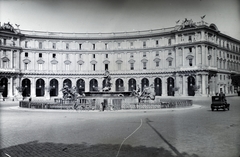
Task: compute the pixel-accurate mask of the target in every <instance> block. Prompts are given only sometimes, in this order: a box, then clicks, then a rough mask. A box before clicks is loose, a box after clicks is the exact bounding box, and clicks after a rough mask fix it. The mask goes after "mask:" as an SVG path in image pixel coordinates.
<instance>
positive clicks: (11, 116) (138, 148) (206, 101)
mask: <svg viewBox="0 0 240 157" xmlns="http://www.w3.org/2000/svg"><path fill="white" fill-rule="evenodd" d="M192 99H193V102H194V104H195V105H194V107H191V108H181V109H159V110H137V111H136V110H128V111H104V112H100V111H93V112H92V111H91V112H88V111H60V110H57V111H56V110H42V109H19V108H18V107H16V106H17V105H18V103H17V102H0V103H1V105H0V128H1V130H0V131H1V132H0V135H1V146H0V148H1V149H0V152H1V156H3V157H18V156H19V157H35V156H36V157H45V156H49V157H60V156H61V157H75V156H76V157H176V156H177V157H240V97H237V96H235V97H227V101H228V103H230V111H222V110H219V111H214V112H212V111H211V108H210V104H211V99H210V97H207V98H204V97H198V98H195V97H194V98H192Z"/></svg>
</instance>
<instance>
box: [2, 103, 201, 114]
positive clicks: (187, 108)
mask: <svg viewBox="0 0 240 157" xmlns="http://www.w3.org/2000/svg"><path fill="white" fill-rule="evenodd" d="M201 107H202V106H200V105H197V104H193V105H192V106H190V107H181V108H162V109H129V110H112V111H109V110H105V111H99V110H93V111H92V110H89V111H84V110H77V111H76V110H54V109H29V108H21V107H19V106H14V107H6V108H5V110H6V109H10V110H18V111H25V112H73V113H98V112H104V113H112V112H114V113H117V112H119V113H122V112H159V111H172V110H189V109H196V108H201Z"/></svg>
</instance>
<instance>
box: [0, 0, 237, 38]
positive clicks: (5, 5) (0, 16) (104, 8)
mask: <svg viewBox="0 0 240 157" xmlns="http://www.w3.org/2000/svg"><path fill="white" fill-rule="evenodd" d="M203 15H206V17H205V19H204V20H205V21H206V22H208V23H214V24H216V25H217V27H218V28H219V30H220V31H221V32H222V33H225V34H227V35H229V36H231V37H233V38H236V39H238V40H240V27H239V26H240V0H0V21H1V22H2V23H4V22H10V23H12V24H14V25H15V23H16V24H20V29H24V30H39V31H57V32H59V31H60V32H76V33H99V32H102V33H104V32H125V31H127V32H129V31H141V30H149V29H160V28H166V27H173V26H175V24H176V23H175V21H177V20H184V18H188V19H192V20H193V21H194V22H197V21H200V16H203Z"/></svg>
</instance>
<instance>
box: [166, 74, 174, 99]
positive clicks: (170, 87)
mask: <svg viewBox="0 0 240 157" xmlns="http://www.w3.org/2000/svg"><path fill="white" fill-rule="evenodd" d="M167 94H168V96H174V79H173V78H172V77H169V78H168V79H167Z"/></svg>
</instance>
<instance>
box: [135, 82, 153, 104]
mask: <svg viewBox="0 0 240 157" xmlns="http://www.w3.org/2000/svg"><path fill="white" fill-rule="evenodd" d="M131 96H135V97H137V98H138V100H139V102H143V101H144V100H155V91H154V85H153V84H151V85H150V86H149V87H145V88H144V89H143V91H142V92H141V91H140V87H139V85H137V89H136V90H133V91H132V93H131Z"/></svg>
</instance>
